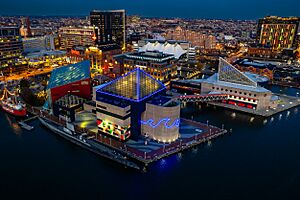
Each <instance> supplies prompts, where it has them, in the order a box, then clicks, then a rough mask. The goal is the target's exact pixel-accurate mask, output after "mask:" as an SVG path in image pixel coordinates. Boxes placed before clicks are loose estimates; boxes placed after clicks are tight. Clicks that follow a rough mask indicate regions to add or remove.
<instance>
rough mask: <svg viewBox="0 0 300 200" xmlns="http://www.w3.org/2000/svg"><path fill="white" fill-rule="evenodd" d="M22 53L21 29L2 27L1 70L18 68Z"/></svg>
mask: <svg viewBox="0 0 300 200" xmlns="http://www.w3.org/2000/svg"><path fill="white" fill-rule="evenodd" d="M22 51H23V44H22V38H21V36H20V31H19V27H0V70H1V71H2V70H4V71H6V70H7V68H10V67H13V66H16V64H17V63H18V59H20V58H21V57H22Z"/></svg>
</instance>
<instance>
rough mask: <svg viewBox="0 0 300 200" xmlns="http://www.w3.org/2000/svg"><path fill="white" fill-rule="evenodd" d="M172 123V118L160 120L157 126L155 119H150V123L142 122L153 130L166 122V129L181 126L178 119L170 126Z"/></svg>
mask: <svg viewBox="0 0 300 200" xmlns="http://www.w3.org/2000/svg"><path fill="white" fill-rule="evenodd" d="M170 121H171V119H170V118H162V119H161V120H159V122H157V123H156V124H154V120H153V119H149V120H148V121H143V120H141V123H142V124H144V125H149V126H151V127H152V128H157V127H158V126H159V125H160V124H162V123H163V122H164V126H165V128H168V129H169V128H175V127H176V128H178V127H179V124H180V119H179V118H178V119H176V120H175V121H174V122H173V123H172V124H171V125H170V126H169V125H168V123H169V122H170Z"/></svg>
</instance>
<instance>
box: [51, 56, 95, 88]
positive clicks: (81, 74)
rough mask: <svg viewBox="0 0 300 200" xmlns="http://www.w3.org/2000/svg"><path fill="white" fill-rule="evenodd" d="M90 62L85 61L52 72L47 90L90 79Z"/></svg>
mask: <svg viewBox="0 0 300 200" xmlns="http://www.w3.org/2000/svg"><path fill="white" fill-rule="evenodd" d="M90 76H91V73H90V61H89V60H85V61H82V62H78V63H76V64H71V65H67V66H63V67H59V68H56V69H54V70H53V71H52V73H51V77H50V80H49V83H48V86H47V89H51V88H55V87H58V86H62V85H66V84H69V83H73V82H76V81H80V80H83V79H87V78H90Z"/></svg>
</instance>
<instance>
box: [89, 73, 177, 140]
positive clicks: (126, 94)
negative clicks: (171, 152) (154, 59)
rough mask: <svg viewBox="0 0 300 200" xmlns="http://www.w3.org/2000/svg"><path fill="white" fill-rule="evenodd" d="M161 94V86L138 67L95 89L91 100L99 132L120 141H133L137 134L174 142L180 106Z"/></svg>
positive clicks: (137, 136) (162, 91)
mask: <svg viewBox="0 0 300 200" xmlns="http://www.w3.org/2000/svg"><path fill="white" fill-rule="evenodd" d="M165 91H166V87H165V86H164V85H163V84H162V83H160V82H159V81H157V80H156V79H154V78H153V77H151V76H150V75H149V74H147V73H146V72H144V71H143V70H141V69H140V68H136V69H135V70H133V71H131V72H129V73H127V74H125V75H124V76H122V77H120V78H118V79H116V80H114V81H112V82H110V83H107V84H104V85H101V86H98V87H97V89H96V92H95V94H94V95H96V98H94V99H95V100H96V111H97V112H96V113H97V124H98V128H99V133H104V134H109V135H111V136H113V137H116V138H119V139H120V140H126V139H128V138H129V137H131V138H132V139H136V140H137V139H138V138H139V136H140V135H144V136H147V137H150V138H152V139H155V140H158V141H166V142H171V141H174V140H176V139H177V138H178V137H179V116H180V105H179V104H178V103H176V102H173V101H172V100H171V99H170V98H167V97H164V93H165ZM162 110H164V112H163V113H162Z"/></svg>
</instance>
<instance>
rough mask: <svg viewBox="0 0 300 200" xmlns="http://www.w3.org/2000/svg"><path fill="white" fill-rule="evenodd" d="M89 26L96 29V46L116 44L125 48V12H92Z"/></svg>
mask: <svg viewBox="0 0 300 200" xmlns="http://www.w3.org/2000/svg"><path fill="white" fill-rule="evenodd" d="M90 20H91V25H92V26H94V27H97V31H96V37H97V39H96V43H97V44H98V45H104V44H112V43H115V44H117V45H118V46H119V47H120V48H121V49H122V50H125V48H126V41H125V38H126V34H125V31H126V30H125V29H126V13H125V10H93V11H91V13H90Z"/></svg>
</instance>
